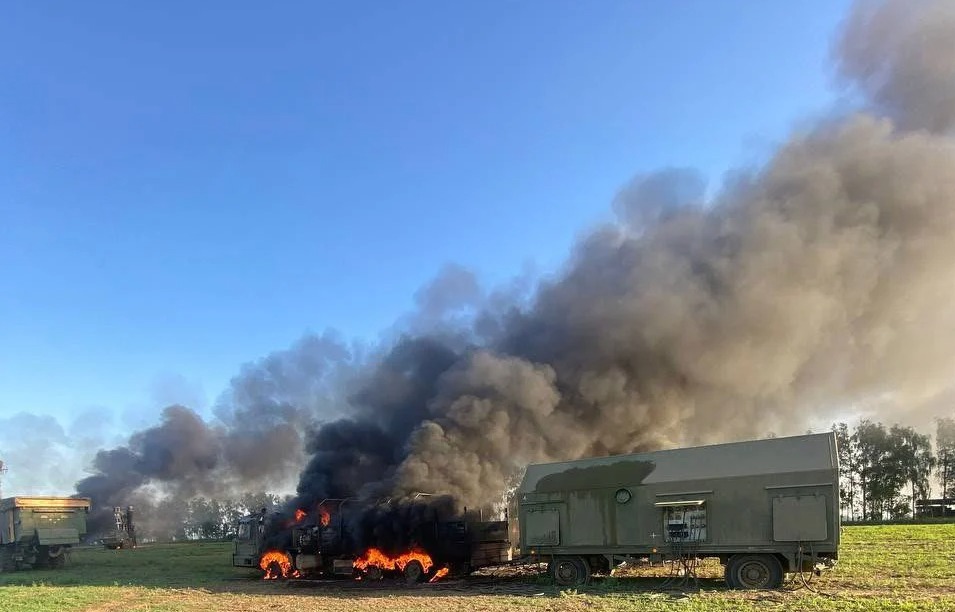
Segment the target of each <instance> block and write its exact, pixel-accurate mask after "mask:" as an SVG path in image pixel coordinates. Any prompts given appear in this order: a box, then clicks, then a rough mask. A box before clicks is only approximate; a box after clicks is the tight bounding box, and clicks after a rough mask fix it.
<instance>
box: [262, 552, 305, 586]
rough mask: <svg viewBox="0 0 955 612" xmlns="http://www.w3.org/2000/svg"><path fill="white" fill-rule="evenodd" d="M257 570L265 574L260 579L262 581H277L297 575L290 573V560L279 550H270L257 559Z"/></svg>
mask: <svg viewBox="0 0 955 612" xmlns="http://www.w3.org/2000/svg"><path fill="white" fill-rule="evenodd" d="M276 566H277V567H278V570H277V571H276ZM259 568H261V569H262V571H263V572H265V576H263V577H262V578H263V579H264V580H278V579H279V578H288V577H289V575H293V576H295V575H297V574H298V571H295V572H292V558H291V557H289V556H288V555H287V554H285V553H284V552H282V551H280V550H270V551H268V552H267V553H265V554H264V555H262V558H261V559H259Z"/></svg>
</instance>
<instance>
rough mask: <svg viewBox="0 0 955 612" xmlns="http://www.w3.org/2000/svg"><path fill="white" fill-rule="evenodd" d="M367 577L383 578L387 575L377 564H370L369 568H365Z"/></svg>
mask: <svg viewBox="0 0 955 612" xmlns="http://www.w3.org/2000/svg"><path fill="white" fill-rule="evenodd" d="M365 577H366V578H367V579H368V580H381V579H382V578H384V577H385V575H384V573H382V571H381V568H380V567H378V566H377V565H369V566H368V569H366V570H365Z"/></svg>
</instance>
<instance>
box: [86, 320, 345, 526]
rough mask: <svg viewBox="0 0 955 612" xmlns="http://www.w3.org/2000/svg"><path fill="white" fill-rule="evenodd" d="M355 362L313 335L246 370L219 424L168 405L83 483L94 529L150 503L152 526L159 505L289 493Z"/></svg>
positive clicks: (107, 454) (104, 457)
mask: <svg viewBox="0 0 955 612" xmlns="http://www.w3.org/2000/svg"><path fill="white" fill-rule="evenodd" d="M352 358H353V351H351V350H350V349H349V348H348V347H346V346H345V345H344V344H342V343H341V342H340V341H339V340H338V339H336V338H335V337H334V336H332V335H330V334H326V335H323V336H316V335H308V336H306V337H304V338H303V339H302V340H301V341H299V342H298V343H297V344H296V345H295V346H293V347H291V348H290V349H288V350H285V351H279V352H276V353H273V354H271V355H269V356H268V357H266V358H264V359H262V360H261V361H259V362H257V363H254V364H249V365H247V366H245V367H244V368H243V369H242V371H241V372H240V373H239V375H238V376H236V377H235V378H234V379H233V380H232V384H231V385H230V388H229V389H228V390H227V392H226V393H225V394H223V396H222V398H220V400H219V402H218V404H217V406H216V409H215V418H214V419H210V420H208V421H207V420H204V419H203V418H202V417H200V416H199V415H198V414H196V413H195V412H194V411H193V410H191V409H189V408H186V407H183V406H169V407H167V408H166V409H165V410H163V412H162V415H161V421H160V423H159V424H158V425H156V426H154V427H150V428H148V429H145V430H142V431H139V432H137V433H134V434H133V435H132V436H130V439H129V442H128V444H127V445H126V446H121V447H118V448H114V449H112V450H101V451H99V452H98V453H97V454H96V456H95V458H94V459H93V465H92V468H93V469H92V472H93V474H92V475H91V476H89V477H87V478H84V479H83V480H81V481H80V482H79V483H77V485H76V490H77V494H79V495H81V496H86V497H90V498H92V499H93V501H94V508H95V510H94V514H93V516H92V517H91V521H90V522H91V532H93V533H96V532H99V531H103V530H105V529H107V528H109V526H110V524H111V521H112V513H111V508H112V507H113V506H125V505H127V504H135V505H139V506H143V509H144V512H140V513H139V517H140V521H146V520H150V513H149V511H148V508H149V507H150V506H151V505H153V504H154V502H155V501H156V500H157V499H164V498H165V499H180V500H188V499H190V498H193V497H195V496H198V495H205V496H219V497H225V496H232V495H237V494H239V493H242V492H249V491H263V490H277V489H282V488H283V487H285V488H290V487H291V486H292V484H294V478H295V476H296V475H297V474H298V473H299V472H300V471H301V466H302V464H303V463H304V459H305V452H304V451H305V449H304V434H305V432H306V431H307V428H308V426H309V425H310V424H311V423H314V422H316V421H317V420H318V419H322V418H328V416H329V415H334V411H335V410H336V409H337V408H336V406H338V405H340V402H338V401H337V400H336V399H335V393H337V391H336V389H337V385H339V384H340V383H342V382H344V381H346V380H347V379H348V374H347V372H348V371H349V369H350V368H351V367H352V365H351V359H352Z"/></svg>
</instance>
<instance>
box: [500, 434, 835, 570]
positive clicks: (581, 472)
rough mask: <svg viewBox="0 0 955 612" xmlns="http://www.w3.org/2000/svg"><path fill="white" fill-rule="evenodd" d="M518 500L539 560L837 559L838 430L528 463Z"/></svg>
mask: <svg viewBox="0 0 955 612" xmlns="http://www.w3.org/2000/svg"><path fill="white" fill-rule="evenodd" d="M518 498H519V517H520V518H519V520H520V524H521V530H520V534H521V535H520V538H521V541H520V545H521V550H522V552H525V553H531V554H534V555H537V556H543V557H548V556H550V557H553V556H557V555H605V556H607V557H608V558H612V557H614V556H620V557H626V556H635V555H650V554H658V553H665V552H667V551H671V552H672V551H673V550H674V549H675V548H677V547H678V548H679V549H680V552H681V553H686V552H687V551H690V552H692V554H694V555H698V556H710V555H713V556H720V557H721V558H725V557H726V556H728V555H731V554H734V553H744V552H749V553H760V552H762V553H772V554H779V555H781V556H782V557H783V558H785V559H793V558H795V557H796V555H797V553H798V551H799V547H800V546H802V547H803V548H805V549H807V550H808V549H809V548H811V549H812V552H813V554H816V555H820V556H823V557H829V558H835V557H836V556H837V554H838V546H839V475H838V458H837V453H836V446H835V436H834V435H833V434H831V433H825V434H810V435H805V436H794V437H789V438H773V439H767V440H757V441H751V442H738V443H731V444H718V445H712V446H701V447H694V448H684V449H674V450H667V451H657V452H650V453H640V454H633V455H624V456H614V457H598V458H591V459H582V460H578V461H566V462H560V463H550V464H538V465H530V466H528V468H527V471H526V474H525V477H524V480H523V482H522V484H521V486H520V488H519V489H518Z"/></svg>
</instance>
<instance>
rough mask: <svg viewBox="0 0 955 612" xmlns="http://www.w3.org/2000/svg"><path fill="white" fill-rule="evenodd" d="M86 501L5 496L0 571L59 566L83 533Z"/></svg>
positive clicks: (0, 506) (0, 515)
mask: <svg viewBox="0 0 955 612" xmlns="http://www.w3.org/2000/svg"><path fill="white" fill-rule="evenodd" d="M89 510H90V500H89V499H87V498H75V497H8V498H5V499H2V500H0V571H4V572H7V571H13V570H17V569H28V568H42V567H47V568H57V567H62V566H63V564H64V562H65V560H66V554H67V552H68V551H69V549H70V547H71V546H73V545H74V544H79V542H80V538H82V537H83V536H84V535H85V534H86V515H87V513H89Z"/></svg>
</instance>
